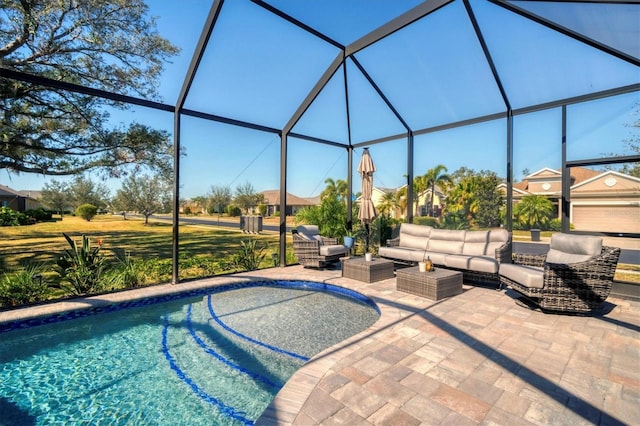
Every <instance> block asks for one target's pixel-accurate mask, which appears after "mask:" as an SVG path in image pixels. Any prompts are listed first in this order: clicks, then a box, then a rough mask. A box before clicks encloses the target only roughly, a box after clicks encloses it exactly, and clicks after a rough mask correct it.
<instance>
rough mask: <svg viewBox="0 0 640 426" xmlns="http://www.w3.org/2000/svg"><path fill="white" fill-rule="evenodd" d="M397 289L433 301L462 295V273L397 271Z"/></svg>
mask: <svg viewBox="0 0 640 426" xmlns="http://www.w3.org/2000/svg"><path fill="white" fill-rule="evenodd" d="M396 277H397V281H396V289H397V290H398V291H404V292H406V293H411V294H415V295H417V296H422V297H426V298H429V299H432V300H440V299H444V298H445V297H451V296H455V295H456V294H460V293H462V272H457V271H450V270H448V269H443V268H438V269H436V270H435V271H431V272H420V270H419V269H418V267H417V266H416V267H413V268H405V269H398V270H397V271H396Z"/></svg>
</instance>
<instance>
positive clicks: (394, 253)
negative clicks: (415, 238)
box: [378, 246, 424, 262]
mask: <svg viewBox="0 0 640 426" xmlns="http://www.w3.org/2000/svg"><path fill="white" fill-rule="evenodd" d="M378 255H380V256H382V257H388V258H391V259H400V260H405V261H408V262H420V261H421V260H422V259H423V258H424V250H420V249H412V248H406V247H404V248H403V247H396V246H394V247H380V249H379V250H378Z"/></svg>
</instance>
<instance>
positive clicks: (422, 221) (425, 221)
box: [413, 216, 440, 228]
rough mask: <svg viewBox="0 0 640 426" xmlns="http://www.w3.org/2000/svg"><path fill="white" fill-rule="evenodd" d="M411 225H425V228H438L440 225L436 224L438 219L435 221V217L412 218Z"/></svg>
mask: <svg viewBox="0 0 640 426" xmlns="http://www.w3.org/2000/svg"><path fill="white" fill-rule="evenodd" d="M413 223H415V224H416V225H426V226H431V227H433V228H437V227H438V226H440V224H439V223H438V219H436V218H435V217H431V216H417V217H414V218H413Z"/></svg>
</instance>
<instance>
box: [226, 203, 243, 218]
mask: <svg viewBox="0 0 640 426" xmlns="http://www.w3.org/2000/svg"><path fill="white" fill-rule="evenodd" d="M227 214H228V215H229V216H231V217H238V216H240V215H241V214H242V210H240V207H238V206H227Z"/></svg>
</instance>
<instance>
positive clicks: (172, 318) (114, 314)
mask: <svg viewBox="0 0 640 426" xmlns="http://www.w3.org/2000/svg"><path fill="white" fill-rule="evenodd" d="M172 297H173V298H176V297H181V298H180V299H178V300H171V301H164V302H163V303H156V302H158V300H154V299H146V300H144V301H139V302H135V303H128V304H126V305H124V306H117V305H114V306H110V307H108V308H100V309H97V311H99V314H95V312H92V311H85V312H82V313H72V314H69V315H67V316H66V317H64V316H63V317H60V318H55V319H51V320H48V321H44V322H49V321H50V322H52V323H51V324H43V325H36V323H35V322H29V323H16V324H12V325H10V326H6V325H5V326H4V330H9V331H5V332H4V333H1V334H0V423H7V424H54V423H55V424H68V423H73V424H82V423H85V424H97V423H100V424H118V425H119V424H161V425H165V424H166V425H169V424H171V425H178V424H185V425H187V424H188V425H197V424H220V425H235V424H252V423H253V422H254V421H255V420H256V419H257V418H258V417H259V416H260V414H261V413H262V412H263V411H264V409H265V408H266V407H267V405H268V404H269V402H270V401H271V400H272V399H273V397H274V396H275V394H276V393H277V392H278V390H279V389H280V388H281V387H282V386H283V385H284V383H285V382H286V381H287V379H288V378H289V377H291V375H292V374H293V373H294V372H295V371H296V370H297V369H298V368H300V366H302V365H303V364H304V363H305V362H306V361H307V360H308V359H309V358H310V357H312V356H313V355H315V354H317V353H318V352H320V351H322V350H323V349H325V348H327V347H329V346H332V345H333V344H335V343H337V342H340V341H342V340H344V339H346V338H347V337H349V336H351V335H353V334H356V333H358V332H360V331H362V330H364V329H366V328H367V327H369V326H370V325H371V324H373V323H374V322H375V321H376V320H377V319H378V318H379V311H378V309H377V307H376V306H375V304H374V303H373V302H372V301H370V300H369V299H367V298H366V297H364V296H362V295H360V294H358V293H356V292H353V291H350V290H347V289H343V288H340V287H336V286H331V285H327V284H320V283H313V282H308V281H277V282H272V281H264V282H252V283H239V284H232V285H225V286H221V287H218V288H215V289H209V290H207V294H204V295H203V294H197V293H196V294H188V295H180V296H172ZM141 305H142V306H141ZM94 311H96V310H95V309H94ZM69 317H79V318H75V319H72V320H66V319H67V318H69ZM40 322H42V321H40Z"/></svg>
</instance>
